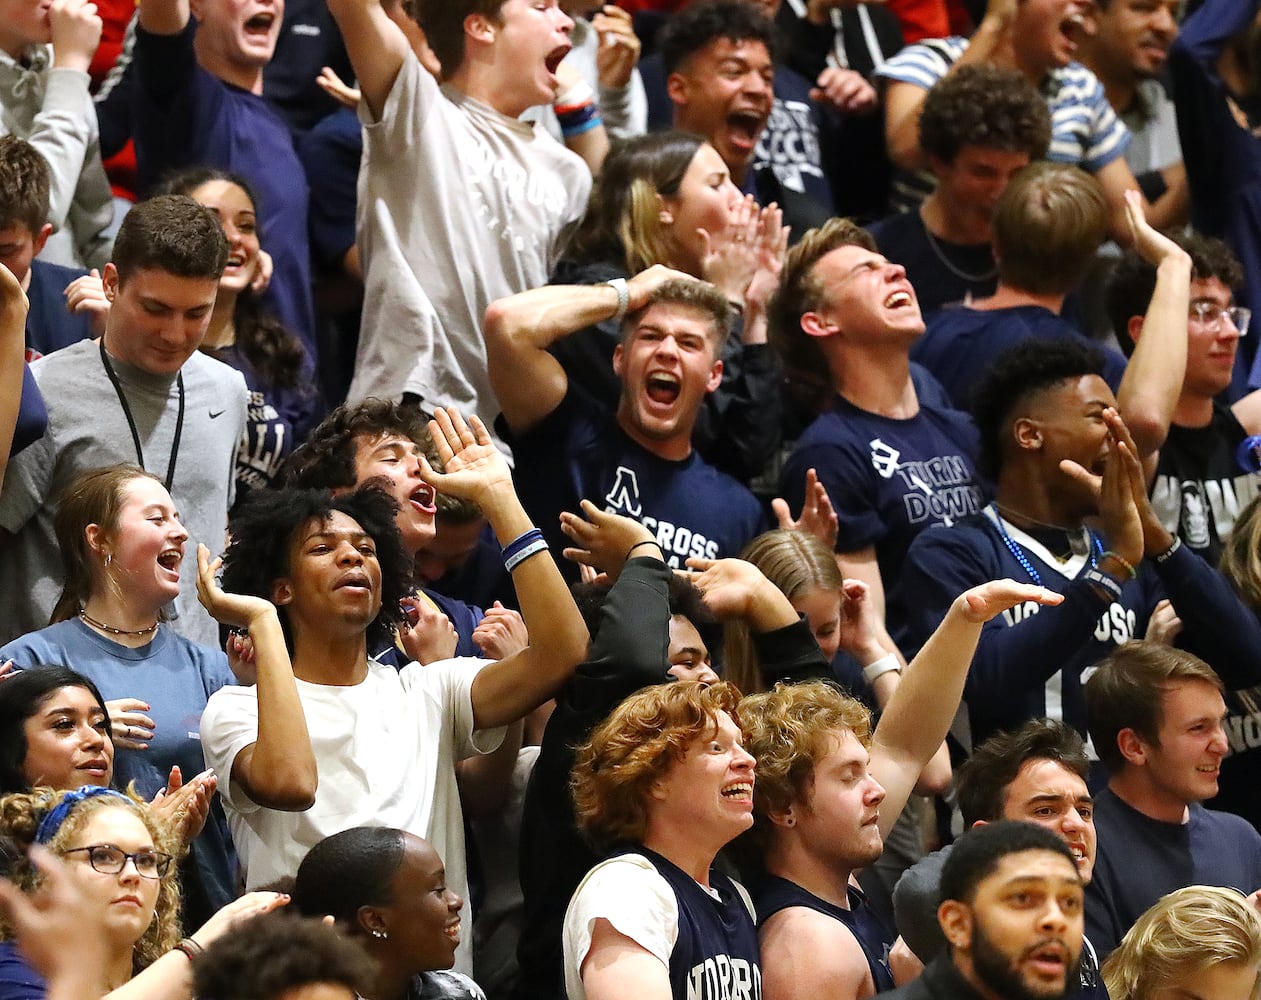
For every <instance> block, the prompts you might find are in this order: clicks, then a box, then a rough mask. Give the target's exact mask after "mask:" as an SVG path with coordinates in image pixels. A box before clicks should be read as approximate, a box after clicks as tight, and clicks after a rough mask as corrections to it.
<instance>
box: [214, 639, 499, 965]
mask: <svg viewBox="0 0 1261 1000" xmlns="http://www.w3.org/2000/svg"><path fill="white" fill-rule="evenodd" d="M486 663H487V661H486V660H480V659H476V658H473V657H459V658H456V659H452V660H442V661H439V662H437V663H431V664H429V665H428V666H424V667H422V666H420V664H418V663H410V664H408V665H407V666H406V667H404V668H403V669H402V670H401V671H397V670H395V669H394V668H393V667H386V666H382V665H381V664H379V663H375V662H373V661H369V663H368V676H367V678H366V679H365V680H364V681H363V682H362V683H361V684H356V685H353V686H350V687H335V686H328V685H323V684H310V683H307V682H306V681H301V680H299V681H297V685H298V696H299V698H300V699H301V701H302V710H303V712H304V713H305V714H306V723H307V730H308V731H309V733H310V734H311V746H312V749H313V750H314V751H315V760H316V766H317V768H318V774H319V789H318V791H317V792H316V796H315V804H314V805H313V806H311V808H310V809H308V810H306V811H305V812H281V811H279V810H276V809H264V808H263V807H261V806H259V805H258V804H257V803H256V802H254V801H252V800H251V799H249V798H248V797H247V796H246V795H245V792H244V791H243V790H242V789H241V788H240V786H239V785H237V784H236V783H235V782H233V781H231V780H229V779H228V776H229V775H230V774H231V773H232V763H233V761H234V760H236V755H237V754H238V753H240V752H241V751H242V750H243V749H245V748H246V747H247V746H249V745H250V744H251V743H254V742H256V741H257V740H258V696H257V692H256V689H255V688H252V687H248V688H247V687H231V688H227V687H225V688H220V689H219V690H218V691H216V692H215V693H214V694H213V695H211V697H210V701H209V703H208V704H207V705H206V710H205V712H203V713H202V717H201V741H202V748H203V750H204V751H205V755H206V763H207V764H208V765H209V766H210V767H213V768H214V769H215V771H216V772H217V773H218V774H219V775H220V785H219V791H220V793H221V794H222V795H223V802H224V806H225V808H226V812H227V817H228V824H229V826H230V827H231V828H232V837H233V839H234V840H235V842H236V847H237V852H238V853H239V854H240V857H241V865H242V867H243V868H244V870H245V884H246V886H247V887H248V888H251V889H252V888H255V887H257V886H261V885H267V884H269V883H272V882H274V881H275V880H277V879H279V878H282V877H285V876H292V875H294V874H295V873H296V872H297V870H298V865H299V863H300V862H301V861H302V859H303V858H304V857H305V856H306V853H307V851H309V850H310V849H311V848H312V847H314V846H315V845H316V844H317V843H319V842H320V841H321V840H323V839H324V838H325V837H328V836H331V835H332V834H334V833H340V832H341V831H343V830H349V829H351V828H352V827H356V826H388V827H395V828H397V829H400V830H407V831H408V832H409V833H414V834H416V835H417V836H419V837H424V838H425V839H426V840H428V841H429V842H430V843H431V844H432V845H433V848H434V850H435V851H437V852H438V856H439V857H440V858H442V860H443V862H444V864H445V865H446V871H447V885H449V886H450V887H451V888H452V889H453V890H454V891H455V892H458V893H459V894H460V895H461V896H463V897H465V898H466V899H467V898H468V877H467V872H466V862H465V853H464V817H463V814H462V812H461V810H460V795H459V790H458V788H457V787H456V781H455V762H456V761H458V760H463V759H464V758H465V757H469V756H472V755H473V754H475V753H489V752H490V751H492V750H494V749H495V748H496V747H498V746H499V744H500V742H501V741H502V740H503V734H504V730H503V729H493V730H483V731H480V732H478V733H476V734H474V732H473V703H472V699H471V696H470V691H471V689H472V684H473V678H474V677H476V676H477V672H478V671H479V670H480V669H481V668H482V667H483V666H484V665H485V664H486ZM471 939H472V935H471V934H465V935H464V939H463V941H462V942H461V945H460V949H459V951H458V952H457V953H456V969H457V970H458V971H461V972H467V971H469V970H470V969H471V965H472V963H471V960H470V959H471V952H470V945H469V942H470V941H471Z"/></svg>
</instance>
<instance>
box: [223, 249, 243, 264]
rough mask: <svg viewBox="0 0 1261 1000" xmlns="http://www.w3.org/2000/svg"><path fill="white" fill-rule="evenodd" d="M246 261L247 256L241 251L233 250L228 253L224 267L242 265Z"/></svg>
mask: <svg viewBox="0 0 1261 1000" xmlns="http://www.w3.org/2000/svg"><path fill="white" fill-rule="evenodd" d="M247 263H248V258H247V257H246V256H245V254H243V253H239V252H233V253H230V254H228V263H227V264H226V265H225V266H226V267H244V266H245V265H246V264H247Z"/></svg>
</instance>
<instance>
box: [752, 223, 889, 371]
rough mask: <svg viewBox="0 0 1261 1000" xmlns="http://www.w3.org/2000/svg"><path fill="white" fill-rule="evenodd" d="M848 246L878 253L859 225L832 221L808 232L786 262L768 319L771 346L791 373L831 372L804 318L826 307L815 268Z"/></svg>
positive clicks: (792, 250)
mask: <svg viewBox="0 0 1261 1000" xmlns="http://www.w3.org/2000/svg"><path fill="white" fill-rule="evenodd" d="M849 246H858V247H862V248H863V249H864V250H870V251H871V252H872V253H879V249H878V248H877V246H876V241H875V239H873V238H872V235H871V234H870V233H869V232H867V230H865V229H863V228H862V227H861V226H860V225H858V224H857V223H856V222H853V221H851V220H850V219H829V220H828V221H827V222H825V223H824V224H823V225H822V226H819V228H817V229H811V230H810V231H809V232H807V233H806V234H805V235H804V236H803V237H802V238H801V241H800V242H799V243H798V244H797V245H796V246H794V247H790V248H789V250H788V254H787V255H786V256H785V258H784V269H783V272H782V274H781V276H780V279H779V290H778V291H777V292H776V293H775V296H774V298H773V299H772V300H771V304H770V309H769V317H768V318H769V322H770V341H771V346H773V347H774V348H775V349H776V350H777V351H778V352H779V355H780V357H782V358H783V359H784V364H785V365H786V366H787V367H788V369H789V370H790V371H793V372H796V373H801V374H803V375H805V376H807V377H811V376H813V377H817V376H818V374H819V373H820V372H826V371H827V370H828V365H827V359H826V358H824V356H823V352H822V351H821V350H819V345H818V343H817V342H816V340H815V338H813V337H811V336H809V335H808V334H806V333H805V332H804V331H803V330H802V329H801V317H802V316H803V315H805V314H806V313H808V312H813V311H814V310H816V309H819V308H821V307H822V306H823V304H824V295H825V291H826V290H825V289H824V287H823V283H822V282H821V281H819V280H818V279H817V278H816V277H815V274H814V268H815V265H816V264H818V263H819V261H820V260H822V259H823V258H824V257H826V256H827V255H828V254H830V253H831V252H832V251H833V250H839V249H840V248H841V247H849Z"/></svg>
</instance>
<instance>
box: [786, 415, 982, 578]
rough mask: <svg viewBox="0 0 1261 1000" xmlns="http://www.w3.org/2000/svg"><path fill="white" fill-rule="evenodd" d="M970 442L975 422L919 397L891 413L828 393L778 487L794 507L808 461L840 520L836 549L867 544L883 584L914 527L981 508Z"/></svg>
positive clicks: (899, 564) (973, 444)
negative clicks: (897, 415) (900, 412)
mask: <svg viewBox="0 0 1261 1000" xmlns="http://www.w3.org/2000/svg"><path fill="white" fill-rule="evenodd" d="M977 446H978V439H977V433H976V428H975V427H973V425H972V421H971V419H970V418H969V417H968V416H967V414H965V413H960V412H959V411H958V410H950V409H946V408H944V407H939V406H934V405H930V404H929V403H926V402H924V401H923V400H921V402H920V409H919V413H917V414H916V415H915V416H913V417H911V418H909V419H906V420H897V419H893V418H891V417H882V416H879V415H878V414H875V413H869V412H868V411H866V410H861V409H859V408H858V407H857V406H854V405H853V404H852V403H850V402H849V401H848V400H846V399H843V398H842V397H840V396H836V397H834V398H833V402H832V408H831V409H830V410H829V411H828V412H827V413H824V414H822V415H821V416H820V417H818V418H817V419H816V420H815V421H814V423H812V424H811V425H810V426H809V427H808V428H806V431H805V433H804V434H802V435H801V438H800V439H799V440H798V441H797V444H796V447H795V448H794V449H793V453H792V455H791V456H789V459H788V461H787V463H785V465H784V471H783V475H782V477H781V479H780V489H781V494H780V495H781V496H783V497H784V499H786V500H787V501H788V505H789V507H790V508H791V509H792V510H800V509H801V504H802V501H803V499H804V493H805V481H806V470H807V469H811V468H813V469H815V470H816V471H817V472H818V475H819V481H820V482H821V483H822V484H823V485H824V487H825V488H826V489H827V491H828V496H829V497H830V498H831V499H832V505H833V506H834V507H835V508H836V513H837V515H838V516H839V517H840V520H841V525H840V533H839V535H838V536H837V541H836V551H838V552H854V551H857V550H858V549H864V548H866V547H867V546H869V545H871V546H874V547H875V550H876V559H877V561H878V562H879V564H880V575H881V577H882V578H883V580H884V586H885V590H886V591H887V590H888V589H889V588H890V587H891V586H892V585H893V582H894V581H895V580H897V578H898V574H899V572H900V571H901V568H902V560H903V558H904V557H905V556H906V550H907V549H908V548H909V547H910V544H911V541H912V540H913V539H914V538H915V536H916V535H918V534H919V533H920V532H921V531H923V530H924V529H925V528H927V527H929V526H930V525H933V524H953V523H954V522H955V521H957V520H959V519H960V518H961V517H966V516H967V515H969V514H975V513H976V512H977V511H978V510H980V509H981V505H982V504H983V503H984V497H983V496H982V493H983V490H982V486H981V478H980V476H979V475H978V473H977V471H976V453H977Z"/></svg>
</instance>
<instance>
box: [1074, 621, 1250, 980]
mask: <svg viewBox="0 0 1261 1000" xmlns="http://www.w3.org/2000/svg"><path fill="white" fill-rule="evenodd" d="M1223 627H1226V626H1223ZM1223 692H1224V686H1223V684H1222V681H1221V678H1220V677H1218V675H1217V674H1216V673H1214V672H1213V670H1212V669H1211V668H1210V667H1209V665H1208V664H1207V663H1205V662H1204V661H1202V660H1200V659H1198V658H1197V657H1195V656H1193V655H1191V654H1190V653H1186V652H1183V651H1182V650H1180V649H1172V648H1170V647H1169V646H1165V645H1160V644H1157V643H1153V642H1138V643H1131V644H1130V645H1128V646H1123V647H1121V648H1120V649H1118V650H1116V651H1114V652H1113V653H1112V654H1111V655H1110V656H1109V657H1108V658H1107V659H1105V660H1104V661H1103V662H1102V663H1100V664H1099V666H1098V669H1096V670H1095V672H1094V673H1093V674H1092V675H1091V677H1090V680H1088V681H1087V682H1086V711H1087V714H1088V715H1089V717H1090V735H1091V738H1092V739H1093V740H1094V745H1095V749H1096V750H1098V752H1099V759H1100V760H1101V761H1102V762H1103V764H1104V766H1105V767H1106V768H1107V770H1108V787H1107V788H1106V789H1104V790H1103V791H1102V792H1100V793H1099V795H1098V796H1097V797H1096V798H1095V822H1096V823H1097V824H1098V827H1099V856H1098V859H1097V861H1096V864H1095V878H1094V881H1092V882H1091V884H1090V886H1089V887H1088V888H1087V891H1086V925H1087V927H1089V929H1090V937H1091V940H1092V941H1093V942H1094V943H1095V946H1096V947H1097V948H1098V949H1099V954H1100V957H1104V956H1106V955H1108V954H1109V953H1110V952H1111V951H1112V949H1113V948H1115V947H1116V946H1117V945H1118V944H1119V943H1120V941H1121V938H1122V937H1123V936H1124V935H1125V932H1126V931H1127V930H1129V929H1130V927H1131V926H1132V925H1133V923H1134V921H1136V920H1137V919H1138V918H1139V917H1140V916H1141V915H1142V914H1143V912H1144V911H1146V909H1147V908H1148V907H1149V906H1151V905H1152V904H1153V903H1155V902H1156V900H1158V899H1160V897H1161V896H1164V895H1165V894H1166V893H1170V892H1172V891H1173V890H1175V889H1180V888H1182V887H1183V886H1185V885H1220V886H1228V887H1232V888H1235V889H1238V890H1239V891H1241V892H1244V893H1253V892H1255V891H1256V890H1257V889H1258V888H1261V834H1258V833H1257V831H1256V830H1255V829H1254V828H1253V826H1252V825H1251V824H1250V823H1249V822H1248V821H1247V820H1244V819H1241V818H1240V817H1238V816H1234V815H1231V814H1230V813H1222V812H1216V811H1215V810H1210V809H1205V808H1204V807H1203V806H1202V805H1201V803H1202V802H1204V801H1205V800H1207V799H1211V798H1212V797H1213V796H1214V795H1216V794H1217V778H1218V774H1219V773H1220V771H1221V763H1222V759H1223V758H1224V757H1225V756H1226V754H1227V753H1229V752H1230V743H1229V742H1228V741H1227V739H1226V731H1225V728H1224V726H1223V721H1224V720H1225V718H1226V703H1225V701H1224V700H1223V698H1222V694H1223ZM1254 901H1255V900H1254Z"/></svg>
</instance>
